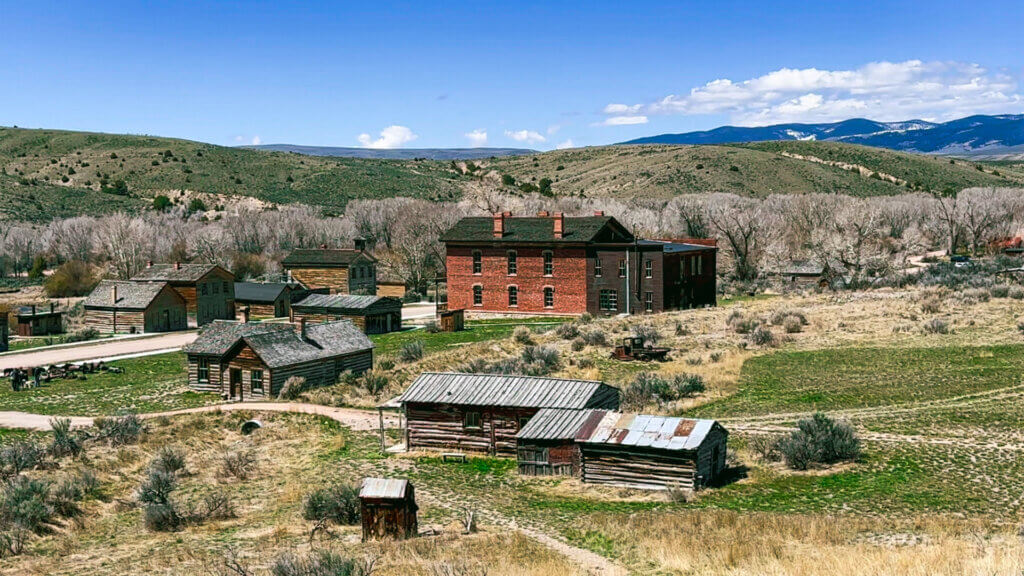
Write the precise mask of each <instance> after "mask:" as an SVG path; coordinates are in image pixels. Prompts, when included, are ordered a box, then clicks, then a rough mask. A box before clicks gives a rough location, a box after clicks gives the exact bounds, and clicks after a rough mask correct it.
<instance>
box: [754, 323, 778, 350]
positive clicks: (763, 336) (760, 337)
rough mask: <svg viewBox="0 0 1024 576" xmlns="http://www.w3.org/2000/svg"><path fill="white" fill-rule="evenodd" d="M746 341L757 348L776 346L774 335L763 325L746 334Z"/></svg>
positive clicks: (776, 341)
mask: <svg viewBox="0 0 1024 576" xmlns="http://www.w3.org/2000/svg"><path fill="white" fill-rule="evenodd" d="M747 340H749V341H750V343H751V344H754V345H757V346H775V345H777V344H778V339H777V338H776V337H775V333H774V332H772V331H771V329H770V328H768V327H767V326H764V325H758V326H757V328H754V330H753V331H752V332H750V333H749V334H747Z"/></svg>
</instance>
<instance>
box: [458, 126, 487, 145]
mask: <svg viewBox="0 0 1024 576" xmlns="http://www.w3.org/2000/svg"><path fill="white" fill-rule="evenodd" d="M463 136H465V137H466V138H468V139H469V143H470V144H471V145H472V146H473V147H476V148H479V147H480V146H486V145H487V130H473V131H472V132H466V133H465V134H463Z"/></svg>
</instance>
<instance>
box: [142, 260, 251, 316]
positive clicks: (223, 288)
mask: <svg viewBox="0 0 1024 576" xmlns="http://www.w3.org/2000/svg"><path fill="white" fill-rule="evenodd" d="M132 281H133V282H165V283H167V284H168V285H169V286H170V287H171V288H173V289H174V290H175V291H176V292H177V293H178V294H180V295H181V297H182V298H184V299H185V303H186V308H187V310H188V316H189V322H190V323H194V324H195V325H197V326H205V325H206V324H209V323H210V322H213V321H214V320H232V319H234V317H235V275H234V274H232V273H231V272H230V271H229V270H225V269H224V268H221V267H220V266H217V265H215V264H182V263H181V262H175V263H174V264H153V263H152V262H148V263H147V265H146V268H145V269H143V270H142V271H141V272H139V273H138V274H136V275H135V276H133V277H132Z"/></svg>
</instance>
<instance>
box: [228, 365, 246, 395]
mask: <svg viewBox="0 0 1024 576" xmlns="http://www.w3.org/2000/svg"><path fill="white" fill-rule="evenodd" d="M230 381H231V397H232V398H235V399H238V400H242V399H243V398H242V371H241V370H240V369H238V368H232V369H231V377H230Z"/></svg>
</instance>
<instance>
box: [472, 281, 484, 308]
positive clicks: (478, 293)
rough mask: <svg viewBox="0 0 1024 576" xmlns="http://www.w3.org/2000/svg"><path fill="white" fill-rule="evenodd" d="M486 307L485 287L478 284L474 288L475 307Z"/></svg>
mask: <svg viewBox="0 0 1024 576" xmlns="http://www.w3.org/2000/svg"><path fill="white" fill-rule="evenodd" d="M483 305H484V287H483V286H481V285H479V284H477V285H475V286H473V306H483Z"/></svg>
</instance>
